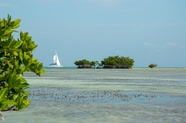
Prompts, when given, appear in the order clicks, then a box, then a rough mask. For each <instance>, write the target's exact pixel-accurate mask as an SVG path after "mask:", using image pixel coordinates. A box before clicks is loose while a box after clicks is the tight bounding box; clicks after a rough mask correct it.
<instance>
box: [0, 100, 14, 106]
mask: <svg viewBox="0 0 186 123" xmlns="http://www.w3.org/2000/svg"><path fill="white" fill-rule="evenodd" d="M2 104H5V105H14V104H15V102H14V101H13V100H5V101H3V102H2Z"/></svg>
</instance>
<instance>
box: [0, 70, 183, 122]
mask: <svg viewBox="0 0 186 123" xmlns="http://www.w3.org/2000/svg"><path fill="white" fill-rule="evenodd" d="M25 76H26V79H27V80H28V82H29V83H30V84H31V87H30V88H29V89H28V91H29V92H30V97H29V99H30V100H31V103H30V106H29V107H28V108H26V109H23V110H20V111H17V112H15V111H8V112H3V115H4V117H5V121H6V123H95V122H97V123H103V122H107V123H185V122H186V90H185V88H186V71H184V70H182V69H154V70H151V69H142V70H141V69H132V70H111V71H109V70H105V71H103V70H76V69H74V70H64V69H57V70H56V69H49V70H47V72H46V74H45V75H43V76H42V77H40V78H38V77H35V76H34V75H32V74H30V73H27V74H26V75H25ZM1 122H2V121H0V123H1Z"/></svg>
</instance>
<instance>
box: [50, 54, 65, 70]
mask: <svg viewBox="0 0 186 123" xmlns="http://www.w3.org/2000/svg"><path fill="white" fill-rule="evenodd" d="M49 66H51V67H63V66H61V64H60V61H59V58H58V55H57V53H56V54H55V55H54V57H53V63H51V64H50V65H49Z"/></svg>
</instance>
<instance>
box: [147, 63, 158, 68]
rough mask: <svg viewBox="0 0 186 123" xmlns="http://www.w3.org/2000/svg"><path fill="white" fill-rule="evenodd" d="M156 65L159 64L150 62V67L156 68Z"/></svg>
mask: <svg viewBox="0 0 186 123" xmlns="http://www.w3.org/2000/svg"><path fill="white" fill-rule="evenodd" d="M156 66H157V64H150V65H149V67H150V68H154V67H156Z"/></svg>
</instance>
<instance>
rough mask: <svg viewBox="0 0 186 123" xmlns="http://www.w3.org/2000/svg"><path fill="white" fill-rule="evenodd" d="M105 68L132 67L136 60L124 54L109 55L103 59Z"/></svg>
mask: <svg viewBox="0 0 186 123" xmlns="http://www.w3.org/2000/svg"><path fill="white" fill-rule="evenodd" d="M101 63H102V65H104V67H105V68H132V66H133V65H134V60H133V59H131V58H130V57H124V56H121V57H119V56H109V57H108V58H105V59H104V60H102V61H101Z"/></svg>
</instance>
